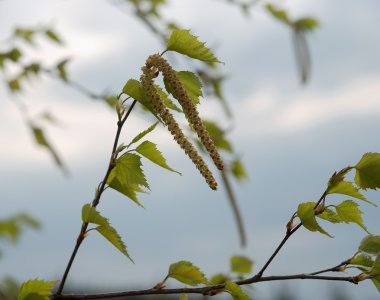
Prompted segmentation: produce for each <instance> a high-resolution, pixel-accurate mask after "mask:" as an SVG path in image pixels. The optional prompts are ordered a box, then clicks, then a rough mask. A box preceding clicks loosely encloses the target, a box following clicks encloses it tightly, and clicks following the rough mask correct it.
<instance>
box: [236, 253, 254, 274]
mask: <svg viewBox="0 0 380 300" xmlns="http://www.w3.org/2000/svg"><path fill="white" fill-rule="evenodd" d="M252 266H253V262H252V260H250V259H249V258H248V257H245V256H242V255H234V256H232V257H231V259H230V268H231V271H232V272H235V273H245V274H249V273H252Z"/></svg>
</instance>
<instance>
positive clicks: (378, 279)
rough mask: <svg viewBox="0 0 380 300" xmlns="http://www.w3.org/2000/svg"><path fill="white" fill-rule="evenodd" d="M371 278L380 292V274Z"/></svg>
mask: <svg viewBox="0 0 380 300" xmlns="http://www.w3.org/2000/svg"><path fill="white" fill-rule="evenodd" d="M371 280H372V282H373V284H374V285H375V287H376V288H377V290H378V291H379V293H380V276H377V277H375V278H372V279H371Z"/></svg>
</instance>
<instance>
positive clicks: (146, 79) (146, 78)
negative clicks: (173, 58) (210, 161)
mask: <svg viewBox="0 0 380 300" xmlns="http://www.w3.org/2000/svg"><path fill="white" fill-rule="evenodd" d="M141 70H142V72H143V74H142V75H141V77H140V81H141V84H142V86H143V88H144V90H145V92H146V94H147V96H148V98H149V99H150V101H151V103H152V106H153V109H154V110H155V111H156V113H157V114H158V115H159V116H160V117H161V119H162V120H163V121H164V123H165V124H166V125H167V126H168V129H169V131H170V133H171V134H172V135H173V137H174V139H175V141H176V142H177V143H178V144H179V145H180V146H181V148H182V149H183V150H184V151H185V153H186V154H187V155H188V156H189V158H190V159H191V161H192V162H193V163H194V164H195V166H196V167H197V169H198V170H199V172H200V173H201V174H202V176H203V177H204V178H205V180H206V182H207V184H208V185H209V187H210V188H211V189H213V190H216V188H217V185H218V184H217V182H216V180H215V179H214V176H213V175H212V173H211V171H210V170H209V168H208V167H207V165H206V163H205V162H204V160H203V159H202V157H201V156H200V155H199V154H198V152H197V150H196V149H195V148H194V146H193V145H192V144H191V143H190V142H189V140H188V139H187V138H186V136H185V135H184V134H183V132H182V130H181V129H180V127H179V125H178V123H177V121H176V120H175V119H174V117H173V115H172V114H171V113H170V112H169V110H168V109H167V108H166V107H165V105H164V103H163V101H162V99H161V97H160V96H159V94H158V93H157V90H156V88H155V87H154V82H153V78H155V77H156V76H157V75H156V71H155V70H154V69H152V68H151V67H150V65H148V64H147V66H144V67H142V68H141Z"/></svg>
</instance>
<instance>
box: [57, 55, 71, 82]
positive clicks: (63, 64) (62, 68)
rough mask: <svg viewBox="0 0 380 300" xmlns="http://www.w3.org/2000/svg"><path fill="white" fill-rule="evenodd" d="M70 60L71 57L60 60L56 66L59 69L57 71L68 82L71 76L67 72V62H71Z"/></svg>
mask: <svg viewBox="0 0 380 300" xmlns="http://www.w3.org/2000/svg"><path fill="white" fill-rule="evenodd" d="M69 61H70V60H69V59H64V60H62V61H60V62H59V63H58V64H57V65H56V66H55V67H56V69H57V72H58V76H59V77H60V78H61V79H62V80H63V81H65V82H68V81H69V76H68V74H67V71H66V65H67V63H68V62H69Z"/></svg>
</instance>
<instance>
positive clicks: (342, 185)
mask: <svg viewBox="0 0 380 300" xmlns="http://www.w3.org/2000/svg"><path fill="white" fill-rule="evenodd" d="M327 194H342V195H347V196H351V197H354V198H356V199H359V200H362V201H364V202H367V203H369V204H372V205H373V206H376V204H374V203H372V202H371V201H369V200H368V199H367V198H366V197H364V196H363V195H362V194H361V193H360V192H359V190H358V189H357V188H355V187H354V185H353V184H352V182H349V181H340V182H338V183H336V184H334V185H332V186H330V187H329V188H328V189H327Z"/></svg>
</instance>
